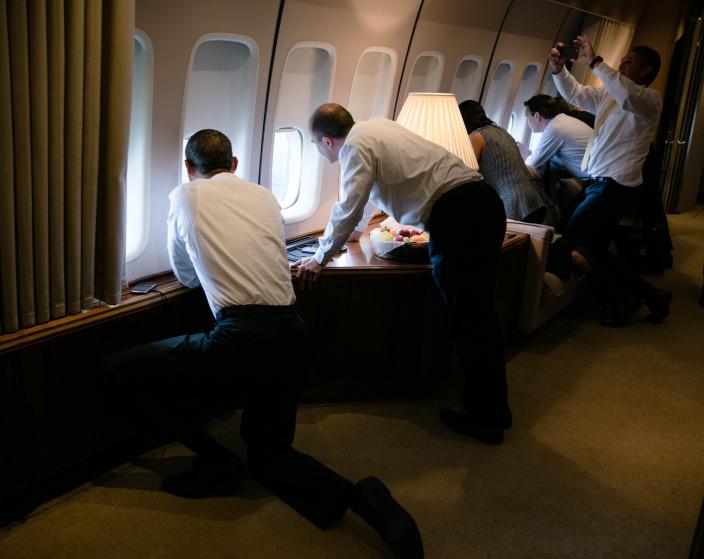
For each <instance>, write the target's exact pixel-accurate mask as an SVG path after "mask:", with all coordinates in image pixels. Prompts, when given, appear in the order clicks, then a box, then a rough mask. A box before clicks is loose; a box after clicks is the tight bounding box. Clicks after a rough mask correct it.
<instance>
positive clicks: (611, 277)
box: [549, 35, 672, 326]
mask: <svg viewBox="0 0 704 559" xmlns="http://www.w3.org/2000/svg"><path fill="white" fill-rule="evenodd" d="M573 43H574V46H576V47H578V48H579V49H580V50H581V52H582V54H581V55H580V56H579V57H578V58H577V59H575V60H574V62H575V63H578V64H586V65H588V66H589V67H590V68H591V69H592V70H593V71H594V73H595V74H596V76H597V77H598V78H599V79H600V80H601V81H602V83H603V84H604V87H603V88H601V89H598V88H595V87H590V86H584V85H581V84H579V83H578V82H577V80H576V79H575V78H574V76H572V75H571V74H570V73H569V72H568V71H567V69H566V68H565V65H564V60H563V59H561V58H560V49H561V47H562V46H563V45H562V43H558V45H557V47H556V48H553V49H552V50H551V52H550V59H549V62H550V66H551V67H552V73H553V79H554V81H555V85H556V86H557V89H558V91H559V92H560V94H561V95H562V96H563V97H564V98H565V99H566V100H567V101H569V102H570V103H572V104H574V105H577V106H578V107H581V108H583V109H585V110H587V111H589V112H592V113H595V114H596V119H595V123H594V132H593V134H592V138H591V141H590V142H589V146H588V147H587V150H586V152H585V155H584V159H583V163H582V169H584V170H585V171H586V172H587V174H588V175H589V179H588V180H587V181H586V183H585V188H584V193H585V199H584V201H583V202H582V203H581V204H580V205H579V206H577V208H576V210H575V212H574V213H573V214H572V217H571V218H570V221H569V222H568V224H567V227H566V229H565V232H564V234H563V236H562V238H561V239H560V240H559V241H558V242H557V243H554V244H553V247H554V248H553V252H552V254H551V258H550V259H549V270H551V271H554V272H555V273H556V274H558V275H560V276H562V277H566V276H568V275H569V272H570V268H571V266H572V265H574V266H575V267H576V268H578V269H580V270H582V271H583V272H585V273H587V274H588V275H589V277H590V278H591V279H592V281H593V283H594V287H595V289H596V293H597V296H598V297H600V299H601V302H602V305H603V306H604V307H605V315H604V319H603V321H602V322H603V323H604V324H605V325H607V326H621V325H623V324H624V323H625V322H626V320H627V319H628V317H629V316H630V314H632V313H633V312H635V311H636V310H637V309H638V308H639V307H640V305H641V304H642V302H645V304H646V305H647V306H648V308H649V309H650V311H651V314H650V316H649V317H648V318H649V319H650V320H651V321H653V322H661V321H662V320H663V319H664V318H665V317H666V316H667V314H668V313H669V310H670V308H669V303H670V301H671V300H672V293H671V292H670V291H666V290H662V289H655V288H654V287H653V286H652V285H650V284H649V283H648V282H646V281H645V280H643V279H642V278H640V277H639V276H638V274H637V273H636V272H635V271H634V270H633V269H632V268H631V267H630V266H629V265H628V264H627V263H626V262H624V261H623V260H622V259H619V258H617V257H615V256H614V255H612V254H611V253H610V252H609V250H608V247H609V244H610V241H611V240H612V239H613V237H614V233H615V229H616V226H617V225H618V223H619V221H620V220H621V219H622V218H623V217H624V215H626V214H627V213H628V212H629V211H631V210H632V209H633V208H635V207H636V206H637V203H638V197H639V194H640V193H639V189H638V187H639V186H640V185H641V184H642V183H643V177H642V174H641V170H642V168H643V163H644V162H645V158H646V156H647V155H648V148H649V145H650V142H651V141H652V138H653V137H654V134H655V131H656V128H657V125H658V121H659V118H660V112H661V110H662V96H661V94H660V93H659V92H658V91H655V90H654V89H651V88H649V87H648V85H650V83H651V82H652V81H653V80H654V79H655V77H656V75H657V73H658V70H659V68H660V56H659V55H658V53H657V52H656V51H654V50H653V49H651V48H650V47H647V46H633V47H631V49H630V50H629V51H628V53H627V54H626V55H625V56H624V57H623V58H622V59H621V64H620V65H619V67H618V69H614V68H611V67H609V66H608V65H607V64H606V63H605V62H604V61H603V59H602V58H601V57H600V56H597V55H596V54H595V53H594V50H593V48H592V45H591V43H590V42H589V40H588V39H587V38H586V37H585V36H582V35H580V36H578V37H577V38H576V39H575V40H574V41H573Z"/></svg>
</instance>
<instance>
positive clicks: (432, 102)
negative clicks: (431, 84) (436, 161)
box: [396, 93, 479, 171]
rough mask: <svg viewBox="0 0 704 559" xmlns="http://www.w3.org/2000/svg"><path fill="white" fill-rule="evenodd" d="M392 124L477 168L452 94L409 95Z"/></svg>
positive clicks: (477, 165)
mask: <svg viewBox="0 0 704 559" xmlns="http://www.w3.org/2000/svg"><path fill="white" fill-rule="evenodd" d="M396 122H398V123H399V124H401V125H402V126H404V127H406V128H408V129H409V130H410V131H411V132H415V133H416V134H418V135H419V136H422V137H423V138H425V139H426V140H430V141H431V142H435V143H436V144H438V145H441V146H442V147H444V148H445V149H446V150H447V151H449V152H450V153H454V154H455V155H456V156H457V157H459V158H460V159H461V160H462V161H464V163H465V165H467V166H468V167H470V168H472V169H474V170H475V171H476V170H477V169H479V164H478V163H477V158H476V157H475V155H474V150H473V149H472V144H470V143H469V135H468V134H467V129H466V128H465V126H464V122H463V121H462V115H461V114H460V108H459V106H458V105H457V99H455V96H454V94H452V93H409V94H408V97H407V98H406V102H405V103H404V104H403V108H402V109H401V112H400V113H399V115H398V118H397V119H396Z"/></svg>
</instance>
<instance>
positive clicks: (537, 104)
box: [523, 94, 563, 119]
mask: <svg viewBox="0 0 704 559" xmlns="http://www.w3.org/2000/svg"><path fill="white" fill-rule="evenodd" d="M523 104H524V105H525V106H526V107H528V110H529V111H530V112H531V113H538V114H539V115H540V116H542V117H543V118H548V119H549V118H555V117H556V116H557V115H559V114H560V113H561V112H563V111H561V110H560V107H559V106H558V104H557V102H556V101H555V98H554V97H551V96H550V95H543V94H540V95H533V97H531V98H530V99H528V101H524V102H523Z"/></svg>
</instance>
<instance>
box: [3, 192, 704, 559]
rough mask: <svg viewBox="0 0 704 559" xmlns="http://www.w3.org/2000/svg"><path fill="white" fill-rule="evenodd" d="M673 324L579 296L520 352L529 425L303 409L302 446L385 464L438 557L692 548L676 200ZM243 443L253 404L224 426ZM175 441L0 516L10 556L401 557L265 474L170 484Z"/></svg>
mask: <svg viewBox="0 0 704 559" xmlns="http://www.w3.org/2000/svg"><path fill="white" fill-rule="evenodd" d="M669 217H670V224H671V228H672V234H673V240H674V244H675V252H674V257H675V267H674V269H673V270H669V271H667V272H666V274H665V275H664V276H662V277H655V278H652V281H653V282H654V283H656V284H657V285H659V286H663V287H667V288H670V289H672V290H673V291H674V292H675V301H674V304H673V306H672V314H671V315H670V317H669V318H668V320H667V323H666V324H663V325H653V324H650V323H649V322H647V321H646V320H645V319H644V317H645V314H646V313H645V311H641V314H640V315H639V316H638V317H636V318H634V320H633V321H632V322H631V324H629V325H628V326H627V327H625V328H622V329H609V328H605V327H603V326H601V325H600V324H599V322H598V320H597V319H596V315H595V312H594V309H593V308H592V306H591V304H590V303H589V301H588V300H584V301H578V302H577V303H575V305H573V306H572V307H570V308H569V309H567V310H566V311H565V312H563V313H562V314H561V315H560V316H558V317H556V318H555V319H553V320H552V321H551V322H549V323H548V324H546V325H545V326H544V327H543V328H541V329H539V330H538V331H537V332H535V333H533V334H532V335H530V336H528V337H526V338H524V339H521V340H518V341H517V342H516V344H515V346H514V347H512V348H511V351H510V357H511V358H510V363H509V389H510V398H511V404H512V408H513V412H514V427H513V428H512V429H511V430H510V431H508V432H507V437H506V441H505V443H504V444H503V446H500V447H490V446H486V445H482V444H480V443H475V442H472V441H470V440H465V439H462V438H460V437H458V436H455V435H453V434H451V433H449V432H447V431H446V430H445V429H444V428H443V427H442V426H441V425H440V424H439V422H438V421H437V418H436V414H437V411H438V409H439V408H440V407H441V404H438V403H425V402H415V403H377V404H364V405H335V406H305V407H303V408H302V409H301V411H300V414H299V428H298V435H297V447H298V448H300V449H301V450H304V451H307V452H309V453H311V454H313V455H314V456H316V457H317V458H319V459H320V460H322V461H323V462H325V463H326V464H328V465H330V466H332V467H333V468H335V469H337V470H338V471H339V472H340V473H341V474H343V475H345V476H347V477H349V478H350V479H353V480H356V479H359V478H360V477H363V476H365V475H370V474H373V475H376V476H378V477H380V478H382V479H383V480H385V481H386V483H387V484H388V485H389V487H391V489H392V490H393V492H394V494H395V496H396V498H397V499H398V500H399V501H400V502H401V503H403V504H404V505H405V506H406V507H407V508H408V510H409V511H410V512H411V513H412V514H413V515H414V517H415V518H416V520H417V522H418V525H419V527H420V529H421V532H422V534H423V538H424V543H425V549H426V556H427V557H429V558H488V557H491V558H511V559H513V558H531V559H533V558H551V557H569V558H590V559H591V558H602V557H614V558H621V557H626V558H639V559H640V558H673V559H674V558H685V557H687V554H688V551H689V546H690V543H691V540H692V535H693V530H694V526H695V523H696V519H697V514H698V511H699V507H700V504H701V502H702V497H703V496H704V350H703V347H704V308H702V307H700V306H698V305H697V299H698V297H699V292H700V289H701V285H702V264H704V208H703V207H701V206H700V207H698V208H697V209H696V210H693V211H690V212H687V213H684V214H680V215H672V216H669ZM213 432H214V434H215V435H216V436H218V438H220V439H221V440H223V441H224V442H226V443H227V444H228V445H230V446H232V447H233V448H235V449H238V450H242V447H241V445H240V443H239V441H238V436H237V433H238V418H237V417H234V418H233V419H231V420H229V421H227V422H224V423H221V424H219V425H217V426H216V428H215V430H214V431H213ZM189 462H190V457H189V456H188V452H187V451H186V450H185V449H184V448H183V447H181V446H179V445H171V446H168V447H164V448H161V449H158V450H156V451H154V452H152V453H149V454H148V455H145V456H143V457H142V458H141V459H140V461H139V462H138V463H130V464H125V465H123V466H122V467H120V468H118V469H116V470H114V471H112V472H110V473H108V474H106V475H105V476H102V477H101V478H99V479H96V480H94V481H93V483H90V484H86V485H84V486H82V487H81V488H79V489H78V490H76V491H74V492H73V493H71V494H69V495H66V496H64V497H63V498H61V499H58V500H56V501H54V502H52V503H49V504H48V505H47V506H46V507H44V508H43V509H42V510H40V511H37V513H36V514H34V515H33V516H32V517H30V518H29V519H28V520H27V521H26V522H24V523H23V524H15V525H12V526H9V527H7V528H6V529H4V530H3V531H0V557H2V559H21V558H27V559H39V558H41V559H58V558H75V559H83V558H86V559H88V558H90V559H93V558H98V557H100V558H102V559H108V558H201V557H203V558H205V557H207V558H228V559H232V558H270V557H271V558H277V559H280V558H309V557H316V558H317V557H325V558H327V557H335V558H337V557H340V558H360V557H390V554H389V552H388V551H387V550H386V548H385V546H384V543H383V542H382V540H381V539H380V538H379V537H378V536H377V535H376V533H375V532H374V531H372V530H371V529H370V528H368V527H367V526H366V525H365V524H364V522H363V521H361V520H360V519H359V518H357V517H355V515H354V514H352V513H348V514H347V516H346V517H345V519H344V520H343V521H342V522H341V523H340V524H339V525H337V526H336V527H334V528H333V529H331V530H329V531H327V532H321V531H319V530H317V529H316V528H315V527H314V526H312V525H311V524H309V523H307V522H306V521H305V520H304V519H303V518H302V517H300V516H298V515H297V514H296V513H294V512H293V511H292V510H290V509H289V508H287V507H286V506H285V505H284V504H283V503H281V502H280V501H278V500H277V499H275V498H273V497H272V496H270V495H268V494H267V493H266V492H265V491H263V490H261V489H260V488H258V487H257V486H256V485H255V484H254V483H248V485H247V487H246V489H245V491H244V492H243V494H242V495H239V496H237V497H224V498H213V499H206V500H201V501H189V500H184V499H178V498H175V497H172V496H170V495H167V494H164V493H162V492H160V491H159V481H160V478H161V476H163V475H165V474H167V473H170V472H175V471H179V470H181V469H185V468H186V467H187V466H188V464H189Z"/></svg>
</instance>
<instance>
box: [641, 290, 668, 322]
mask: <svg viewBox="0 0 704 559" xmlns="http://www.w3.org/2000/svg"><path fill="white" fill-rule="evenodd" d="M670 303H672V291H670V290H669V289H656V290H655V293H653V294H652V295H651V296H650V297H648V298H647V299H646V300H645V304H646V305H647V306H648V308H649V309H650V314H649V315H648V316H647V317H646V319H647V320H649V321H650V322H654V323H655V324H658V323H660V322H662V321H663V320H665V317H666V316H667V315H668V314H670Z"/></svg>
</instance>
